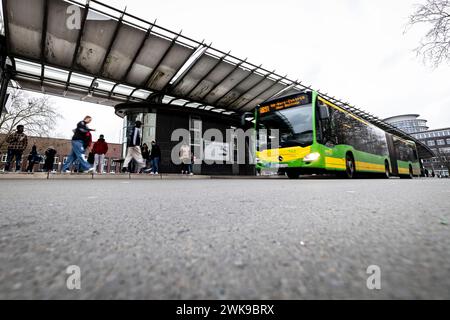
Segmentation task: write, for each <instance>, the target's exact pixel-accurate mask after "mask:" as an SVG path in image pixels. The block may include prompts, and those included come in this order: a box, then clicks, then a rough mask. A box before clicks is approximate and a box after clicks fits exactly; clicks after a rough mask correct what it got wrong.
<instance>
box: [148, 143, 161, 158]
mask: <svg viewBox="0 0 450 320" xmlns="http://www.w3.org/2000/svg"><path fill="white" fill-rule="evenodd" d="M155 158H161V149H160V148H159V146H158V145H157V144H156V145H152V152H151V153H150V159H152V160H153V159H155Z"/></svg>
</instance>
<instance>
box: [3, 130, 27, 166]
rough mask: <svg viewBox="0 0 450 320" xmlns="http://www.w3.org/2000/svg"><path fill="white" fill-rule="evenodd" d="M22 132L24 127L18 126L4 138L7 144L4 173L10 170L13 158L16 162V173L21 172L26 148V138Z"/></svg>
mask: <svg viewBox="0 0 450 320" xmlns="http://www.w3.org/2000/svg"><path fill="white" fill-rule="evenodd" d="M24 131H25V127H24V126H22V125H18V126H17V128H16V131H15V132H14V133H12V134H10V135H8V137H7V138H6V143H8V151H7V155H6V165H5V171H9V170H10V168H11V162H12V160H13V159H14V158H15V160H16V172H20V171H21V164H22V155H23V151H24V150H25V149H26V148H27V146H28V137H27V135H26V134H25V133H24Z"/></svg>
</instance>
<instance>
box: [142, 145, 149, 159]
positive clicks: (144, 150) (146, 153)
mask: <svg viewBox="0 0 450 320" xmlns="http://www.w3.org/2000/svg"><path fill="white" fill-rule="evenodd" d="M141 152H142V158H144V159H145V160H150V150H149V149H148V147H141Z"/></svg>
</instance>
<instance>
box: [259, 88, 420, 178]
mask: <svg viewBox="0 0 450 320" xmlns="http://www.w3.org/2000/svg"><path fill="white" fill-rule="evenodd" d="M255 112H256V114H255V126H256V133H257V150H256V151H257V152H256V158H257V159H256V160H257V169H258V171H261V170H265V171H266V170H268V171H270V170H273V171H275V170H276V171H278V173H279V174H285V175H287V176H288V177H289V178H291V179H297V178H299V176H300V175H301V174H310V173H314V174H316V173H337V174H339V175H341V176H343V177H346V178H349V179H352V178H355V177H357V176H360V175H361V174H362V173H364V174H367V173H368V174H370V173H373V174H379V175H383V176H384V177H386V178H389V177H390V176H399V177H401V178H410V179H412V178H413V177H414V176H419V175H420V162H419V158H418V152H417V148H416V144H415V143H414V142H413V141H409V140H405V139H402V138H400V137H398V136H395V135H392V134H390V133H388V132H385V131H384V130H382V129H381V128H379V127H377V126H375V125H373V124H371V123H369V122H368V121H366V120H364V119H362V118H361V117H358V116H357V115H356V114H353V113H351V112H349V111H347V110H344V109H343V108H341V107H339V106H337V105H335V104H333V103H331V102H330V101H327V100H326V99H324V98H323V97H321V96H320V95H319V94H318V93H317V92H314V91H312V92H302V93H298V94H294V95H289V96H284V97H280V98H275V99H272V100H270V101H267V102H265V103H263V104H261V105H260V106H258V108H257V109H256V111H255Z"/></svg>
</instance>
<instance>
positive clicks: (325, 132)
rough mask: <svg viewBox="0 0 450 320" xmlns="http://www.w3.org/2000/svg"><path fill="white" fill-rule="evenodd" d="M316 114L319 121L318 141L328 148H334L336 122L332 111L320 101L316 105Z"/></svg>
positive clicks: (335, 142)
mask: <svg viewBox="0 0 450 320" xmlns="http://www.w3.org/2000/svg"><path fill="white" fill-rule="evenodd" d="M318 106H319V108H318V111H319V112H318V114H319V117H320V118H321V119H320V127H321V135H320V137H318V138H319V141H321V142H322V144H323V145H326V146H328V147H334V146H335V145H336V144H337V138H336V121H335V120H334V118H335V114H334V109H333V108H331V107H329V106H327V105H326V104H325V103H323V102H322V101H319V103H318Z"/></svg>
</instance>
